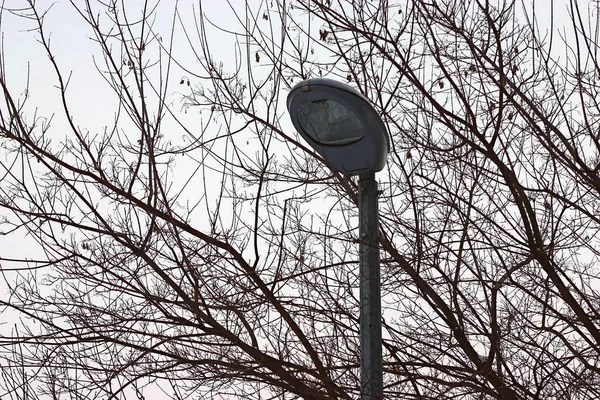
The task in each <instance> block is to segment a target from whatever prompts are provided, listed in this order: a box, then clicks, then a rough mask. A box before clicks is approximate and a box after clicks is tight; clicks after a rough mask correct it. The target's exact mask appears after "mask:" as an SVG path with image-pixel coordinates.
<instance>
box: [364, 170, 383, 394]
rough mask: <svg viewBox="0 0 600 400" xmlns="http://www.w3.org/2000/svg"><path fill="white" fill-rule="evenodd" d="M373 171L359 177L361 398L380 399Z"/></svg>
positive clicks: (377, 224) (377, 247)
mask: <svg viewBox="0 0 600 400" xmlns="http://www.w3.org/2000/svg"><path fill="white" fill-rule="evenodd" d="M377 197H378V194H377V181H376V180H375V173H370V174H366V175H361V176H360V177H359V181H358V218H359V227H358V232H359V235H360V242H359V243H360V244H359V253H360V267H359V270H360V271H359V273H360V370H361V373H360V381H361V399H363V400H381V399H383V362H382V358H381V285H380V272H379V269H380V268H379V240H378V235H379V214H378V211H377Z"/></svg>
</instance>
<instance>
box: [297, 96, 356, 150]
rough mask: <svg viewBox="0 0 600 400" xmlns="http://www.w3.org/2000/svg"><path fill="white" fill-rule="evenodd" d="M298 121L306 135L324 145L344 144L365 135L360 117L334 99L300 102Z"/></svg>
mask: <svg viewBox="0 0 600 400" xmlns="http://www.w3.org/2000/svg"><path fill="white" fill-rule="evenodd" d="M298 122H299V123H300V126H301V127H302V129H304V132H306V134H307V135H309V136H310V137H311V138H312V139H313V140H315V141H316V142H318V143H321V144H324V145H330V146H339V145H346V144H350V143H354V142H356V141H358V140H360V139H362V138H363V137H364V136H365V132H364V129H363V126H362V124H361V122H360V119H359V118H358V117H357V116H356V115H355V114H354V113H353V112H352V111H351V110H350V109H348V108H347V107H346V106H344V105H343V104H341V103H338V102H337V101H335V100H329V99H328V100H313V101H310V102H306V103H302V104H300V106H299V107H298Z"/></svg>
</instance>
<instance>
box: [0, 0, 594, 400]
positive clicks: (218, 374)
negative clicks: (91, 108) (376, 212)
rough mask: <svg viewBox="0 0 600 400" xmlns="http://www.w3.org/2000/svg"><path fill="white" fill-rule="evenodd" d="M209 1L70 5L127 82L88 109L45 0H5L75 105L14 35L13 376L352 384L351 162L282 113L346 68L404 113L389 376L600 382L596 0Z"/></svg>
mask: <svg viewBox="0 0 600 400" xmlns="http://www.w3.org/2000/svg"><path fill="white" fill-rule="evenodd" d="M208 4H209V3H205V2H199V3H198V4H196V5H195V6H194V7H189V8H186V7H187V5H186V6H183V5H181V4H176V3H169V2H165V3H162V4H158V5H154V4H150V3H146V4H144V6H143V7H140V8H132V7H131V6H129V5H128V6H127V7H125V4H121V3H119V2H116V1H110V2H108V3H106V4H104V3H100V2H98V3H94V2H86V3H85V4H80V3H78V2H73V4H72V7H73V9H74V10H75V11H76V12H77V13H78V15H79V18H80V19H81V21H84V22H85V24H86V25H87V27H88V29H89V33H90V34H91V35H92V40H91V41H90V48H93V49H94V50H93V51H92V50H90V52H91V54H98V53H93V52H98V51H99V54H101V57H96V58H94V60H95V65H96V67H97V74H98V76H100V77H102V78H104V81H105V83H106V85H107V87H109V88H111V89H112V96H113V99H114V101H113V104H114V113H115V114H114V115H115V116H114V119H113V120H111V121H106V122H105V124H104V125H103V126H102V127H89V128H84V126H86V125H85V122H86V121H85V120H82V118H81V117H80V116H78V115H76V114H75V113H74V112H73V110H74V107H73V104H74V102H76V101H77V99H76V98H71V95H70V90H71V88H70V86H69V83H70V79H71V73H73V74H74V75H76V74H77V73H78V71H73V72H71V71H70V70H69V67H68V65H64V64H62V63H61V60H60V59H57V57H55V48H54V47H53V46H54V43H53V42H51V41H50V32H47V30H46V27H45V25H44V23H45V21H46V18H47V16H46V14H45V12H46V11H45V10H43V9H40V8H38V7H37V6H36V5H35V4H33V3H30V4H29V7H27V8H22V9H13V10H9V9H5V10H4V11H3V12H4V13H8V12H11V13H13V14H16V15H19V16H20V17H21V18H23V20H24V21H29V23H35V28H34V29H33V30H32V34H34V35H36V38H38V39H39V42H40V45H41V49H42V50H43V51H44V52H45V53H46V55H47V56H48V57H49V61H48V62H49V63H50V64H49V65H50V66H51V67H52V71H53V76H54V84H55V85H56V87H57V88H58V93H59V95H58V97H57V98H56V99H55V100H58V101H60V104H61V110H62V111H61V113H62V115H61V116H60V117H61V119H60V121H62V122H57V120H58V119H59V117H58V116H55V117H54V118H55V119H54V120H53V118H52V117H51V116H50V115H47V114H44V104H30V103H31V102H32V101H33V100H32V99H31V98H30V97H29V96H28V92H27V90H28V89H29V88H27V90H26V91H25V92H23V88H22V87H19V88H17V89H14V88H13V86H14V84H13V83H12V81H11V79H12V77H11V76H10V74H9V73H8V71H9V69H7V68H6V66H7V65H10V55H9V54H2V62H1V63H0V65H1V66H2V70H1V71H0V85H1V86H2V91H3V99H4V102H3V104H2V106H1V108H0V113H1V115H0V118H1V122H0V139H1V140H2V145H3V147H4V149H5V151H4V154H3V157H4V158H3V159H2V171H1V172H0V173H1V174H2V184H1V186H0V206H1V207H2V209H3V215H5V217H4V219H3V220H2V225H1V227H2V230H3V234H4V235H6V236H7V237H11V235H12V237H22V236H26V237H27V240H28V241H30V242H32V241H33V242H35V243H37V244H38V245H39V246H38V247H39V250H40V254H42V255H43V257H37V256H36V258H35V259H33V260H32V259H31V257H30V254H29V252H28V249H24V251H23V252H22V257H20V258H18V259H15V258H14V257H12V258H10V259H7V257H4V258H2V259H0V261H2V272H3V274H4V277H5V284H6V285H7V287H8V290H9V295H8V296H7V297H5V298H3V299H2V300H0V304H1V305H2V306H3V307H4V308H3V313H7V314H8V313H11V315H18V316H19V317H20V318H21V320H20V321H22V322H20V323H18V324H17V325H15V326H14V327H11V328H10V329H8V330H4V331H3V336H2V339H0V340H1V342H0V343H2V352H1V353H0V354H1V358H0V363H1V365H2V366H3V367H8V368H3V370H2V371H3V372H2V374H3V375H2V378H3V381H2V382H3V383H2V384H1V385H2V386H0V387H2V390H3V393H4V394H2V396H3V397H4V396H6V397H7V398H15V399H17V398H20V399H34V398H46V397H49V398H56V399H62V398H130V397H133V396H137V397H138V398H144V397H145V396H146V397H147V396H150V394H151V395H152V396H153V397H154V396H155V395H156V394H157V393H158V392H159V391H160V393H162V395H164V396H165V397H168V398H173V399H182V398H188V397H190V396H192V397H198V398H219V397H222V398H233V397H239V398H282V399H283V398H286V399H287V398H306V399H320V398H323V399H334V398H335V399H350V398H356V397H357V396H358V393H359V391H358V389H359V371H358V367H359V349H358V333H359V332H358V326H359V324H358V314H359V310H358V297H357V291H358V277H357V269H358V268H357V267H358V254H357V247H358V246H357V243H358V242H359V238H358V235H357V229H356V228H357V223H356V222H357V212H356V201H357V199H356V182H355V181H354V179H353V178H351V177H347V176H343V175H341V174H340V173H338V172H336V171H332V170H330V169H328V168H327V163H326V162H325V161H324V160H322V159H320V157H319V156H318V155H317V154H315V153H314V152H313V151H312V150H311V149H310V148H307V147H306V146H305V145H304V144H303V143H302V142H301V141H300V140H299V138H298V136H297V135H296V134H295V132H293V130H292V129H291V124H289V123H288V122H287V121H288V117H287V116H286V110H285V96H286V95H287V91H288V90H289V88H290V87H291V85H293V84H295V83H296V82H298V81H299V80H301V79H306V78H310V77H318V76H326V77H330V78H334V79H339V80H343V81H346V82H348V83H349V84H351V85H353V86H355V87H356V88H357V89H358V90H360V91H361V93H363V94H364V95H365V96H367V97H368V98H369V99H371V101H372V102H373V104H374V105H375V106H376V108H377V109H378V111H379V112H380V114H381V115H382V118H383V119H384V121H385V122H386V124H387V127H388V130H389V132H390V134H391V137H392V149H391V151H390V154H389V157H388V166H387V168H386V170H385V171H384V172H383V173H382V174H380V179H381V182H380V185H381V187H382V188H383V190H382V193H381V196H380V218H381V222H380V246H381V259H382V271H381V272H382V295H383V299H382V301H383V306H384V307H383V308H384V315H383V326H384V329H383V336H384V343H383V344H384V385H385V396H386V398H398V399H405V398H418V399H427V398H431V399H442V398H461V399H492V398H496V399H537V398H543V399H546V398H548V399H549V398H557V399H596V398H598V397H599V395H600V393H599V392H600V389H599V388H600V373H599V372H600V351H599V350H598V349H599V348H600V323H599V320H600V301H599V300H600V290H599V289H598V287H599V285H598V283H599V279H598V274H599V267H598V265H599V264H598V250H597V247H598V246H597V244H598V228H599V222H600V219H599V217H598V215H600V212H599V211H600V208H599V206H598V204H600V176H599V175H598V172H599V170H600V157H599V150H600V138H599V136H598V131H599V129H600V128H599V126H600V125H599V121H598V119H599V117H600V112H599V109H600V108H599V105H598V103H597V99H598V98H600V96H598V94H599V93H598V89H599V88H600V86H599V84H598V82H599V81H600V64H599V63H598V60H597V55H598V44H597V43H598V39H599V37H598V36H599V35H600V29H599V27H600V25H598V18H600V17H599V10H598V9H597V8H596V5H595V3H593V2H591V3H590V5H589V7H586V8H585V9H582V7H583V6H582V4H581V3H579V2H576V1H572V2H570V3H569V4H568V5H566V7H563V6H562V5H561V6H554V8H552V9H551V10H550V11H548V10H546V8H547V7H548V6H547V5H546V4H545V3H544V6H543V7H545V8H544V9H545V10H546V13H544V14H543V15H541V14H540V10H541V7H542V6H541V5H535V4H534V6H530V5H528V4H522V3H520V2H516V1H512V2H510V1H507V2H501V3H500V2H498V3H491V2H486V1H477V0H472V1H453V0H445V1H434V2H424V1H416V0H415V1H406V2H402V3H399V4H392V3H388V2H385V1H381V2H366V1H352V2H346V1H339V2H336V1H329V0H322V1H321V0H315V1H309V0H300V1H265V2H262V3H260V4H259V5H256V6H251V5H248V4H246V5H240V4H238V5H231V8H230V10H229V13H230V14H229V16H230V17H229V18H228V19H220V21H222V22H216V21H219V19H218V18H217V15H212V14H211V12H212V10H210V9H207V8H206V7H208V6H209V5H208ZM211 4H212V3H211ZM221 11H222V10H221ZM52 12H53V10H52V9H50V10H49V11H48V14H47V15H48V16H50V15H52ZM559 14H560V15H562V16H565V17H564V18H562V19H561V18H557V17H556V15H559ZM166 16H168V17H166ZM165 20H168V21H169V24H168V26H169V29H168V30H165V29H163V28H159V26H158V25H159V22H160V21H165ZM157 21H159V22H157ZM219 32H220V34H227V35H230V37H231V43H234V44H235V45H234V46H232V48H231V49H229V50H228V52H227V53H223V52H221V51H218V50H217V49H219V47H220V46H223V44H222V43H221V42H220V41H218V40H215V36H216V33H219ZM220 37H221V36H220ZM182 44H184V45H185V46H183V48H184V50H181V48H182ZM182 54H185V57H184V56H183V55H182ZM190 60H191V61H190ZM231 60H234V61H233V62H231ZM85 73H86V74H87V73H88V72H87V71H86V72H85ZM174 98H178V99H179V100H181V101H182V102H181V103H173V99H174ZM107 104H110V102H108V101H107ZM37 107H39V111H38V108H37ZM56 124H58V125H59V127H58V128H55V126H56ZM0 256H1V255H0ZM5 315H6V314H5ZM5 332H6V333H5Z"/></svg>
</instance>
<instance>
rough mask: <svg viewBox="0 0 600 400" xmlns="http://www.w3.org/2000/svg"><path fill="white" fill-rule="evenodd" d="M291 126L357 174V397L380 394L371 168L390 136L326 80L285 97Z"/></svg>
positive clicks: (365, 105) (363, 103) (348, 91)
mask: <svg viewBox="0 0 600 400" xmlns="http://www.w3.org/2000/svg"><path fill="white" fill-rule="evenodd" d="M287 108H288V111H289V113H290V116H291V118H292V123H293V124H294V127H295V128H296V130H297V131H298V133H299V134H300V136H302V137H303V138H304V140H306V142H308V144H310V145H311V147H312V148H313V149H314V150H315V151H316V152H317V153H319V154H320V155H321V156H323V158H325V159H326V160H327V162H328V163H329V164H330V165H331V166H332V167H333V168H335V169H336V170H338V171H340V172H342V173H345V174H349V175H358V176H359V181H358V215H359V235H360V242H359V243H360V244H359V252H360V267H359V269H360V355H361V360H360V367H361V398H362V399H370V400H380V399H382V398H383V365H382V358H381V290H380V274H379V250H378V233H379V214H378V212H377V182H376V181H375V172H377V171H381V170H382V169H383V167H384V165H385V161H386V157H387V153H388V151H389V148H390V138H389V135H388V133H387V130H386V129H385V125H384V124H383V121H382V120H381V118H380V117H379V115H378V114H377V112H376V111H375V109H374V108H373V106H372V105H371V103H370V102H369V100H368V99H367V98H366V97H364V96H363V95H361V94H360V93H359V92H358V91H356V90H355V89H354V88H352V87H350V86H348V85H345V84H343V83H340V82H336V81H333V80H331V79H324V78H315V79H309V80H305V81H302V82H300V83H298V84H297V85H296V86H294V87H293V88H292V90H291V91H290V93H289V94H288V97H287Z"/></svg>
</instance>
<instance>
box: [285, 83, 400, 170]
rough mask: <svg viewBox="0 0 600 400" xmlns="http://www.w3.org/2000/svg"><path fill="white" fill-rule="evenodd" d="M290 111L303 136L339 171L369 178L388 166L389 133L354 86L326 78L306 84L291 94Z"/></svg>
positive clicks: (288, 100)
mask: <svg viewBox="0 0 600 400" xmlns="http://www.w3.org/2000/svg"><path fill="white" fill-rule="evenodd" d="M287 108H288V111H289V113H290V117H291V119H292V123H293V124H294V127H295V128H296V130H297V131H298V133H299V134H300V136H302V137H303V138H304V140H306V142H307V143H308V144H309V145H310V146H311V147H312V148H313V149H314V150H315V151H316V152H317V153H319V154H320V155H321V156H322V157H323V158H325V159H326V160H327V161H328V162H329V163H330V164H331V166H332V167H334V168H335V169H337V170H338V171H340V172H343V173H345V174H350V175H365V174H366V175H368V174H372V173H374V172H377V171H381V170H382V169H383V167H384V166H385V161H386V158H387V153H388V152H389V148H390V138H389V135H388V132H387V130H386V128H385V125H384V124H383V121H382V120H381V118H380V117H379V115H378V114H377V111H375V108H374V107H373V106H372V105H371V103H370V102H369V100H368V99H367V98H366V97H365V96H363V95H362V94H360V93H359V92H358V91H357V90H356V89H354V88H352V87H351V86H348V85H345V84H343V83H341V82H337V81H334V80H331V79H325V78H314V79H309V80H305V81H302V82H300V83H298V84H297V85H296V86H294V87H293V88H292V90H291V91H290V93H289V94H288V97H287Z"/></svg>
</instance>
